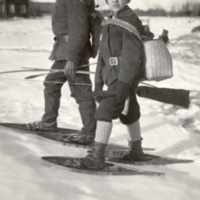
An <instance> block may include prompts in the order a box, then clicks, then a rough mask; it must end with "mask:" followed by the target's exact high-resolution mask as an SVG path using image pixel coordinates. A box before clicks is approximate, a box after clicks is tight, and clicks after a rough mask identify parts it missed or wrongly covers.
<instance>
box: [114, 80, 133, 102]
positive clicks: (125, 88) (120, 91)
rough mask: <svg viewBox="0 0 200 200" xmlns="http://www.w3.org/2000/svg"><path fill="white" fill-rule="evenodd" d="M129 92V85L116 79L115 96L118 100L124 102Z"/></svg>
mask: <svg viewBox="0 0 200 200" xmlns="http://www.w3.org/2000/svg"><path fill="white" fill-rule="evenodd" d="M129 94H130V85H129V84H128V83H124V82H121V81H117V92H116V96H117V98H118V100H119V101H120V102H125V101H126V98H127V97H128V96H129Z"/></svg>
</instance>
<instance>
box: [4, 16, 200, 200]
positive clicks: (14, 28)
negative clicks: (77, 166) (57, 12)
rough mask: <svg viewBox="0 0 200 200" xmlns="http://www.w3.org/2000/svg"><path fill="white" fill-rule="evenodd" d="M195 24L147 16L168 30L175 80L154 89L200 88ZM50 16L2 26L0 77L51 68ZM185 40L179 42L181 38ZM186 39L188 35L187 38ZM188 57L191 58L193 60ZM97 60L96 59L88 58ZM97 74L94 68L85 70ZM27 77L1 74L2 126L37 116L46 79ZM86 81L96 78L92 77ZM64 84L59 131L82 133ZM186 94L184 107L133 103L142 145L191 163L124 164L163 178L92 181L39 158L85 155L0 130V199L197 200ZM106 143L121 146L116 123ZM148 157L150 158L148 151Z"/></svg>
mask: <svg viewBox="0 0 200 200" xmlns="http://www.w3.org/2000/svg"><path fill="white" fill-rule="evenodd" d="M199 22H200V20H199V19H187V18H161V17H157V18H151V21H150V25H151V29H152V30H153V32H155V34H156V35H159V34H160V33H161V32H162V28H165V29H168V30H169V37H170V38H171V39H172V40H171V44H170V45H169V49H170V51H171V53H172V56H173V63H174V76H173V78H171V79H168V80H165V81H162V82H158V83H156V82H149V83H150V84H152V85H155V86H158V87H170V88H181V89H187V90H191V91H197V90H200V79H199V76H200V68H199V65H198V62H197V61H198V59H199V57H198V48H199V46H198V48H197V51H193V50H195V48H196V46H194V44H195V45H197V44H198V40H197V39H196V38H199V37H200V36H199V34H190V31H191V29H192V28H193V27H195V26H197V25H198V24H199ZM50 24H51V23H50V17H48V16H46V17H43V18H37V19H14V20H9V21H0V40H1V43H0V63H1V65H0V71H7V70H17V69H21V67H39V68H47V69H48V68H49V67H50V66H51V64H52V62H51V61H49V60H48V56H49V54H50V51H51V48H52V45H53V39H52V38H53V35H52V33H51V27H50ZM182 36H185V37H182ZM186 36H187V37H186ZM191 58H192V59H191ZM92 62H96V60H91V63H92ZM91 70H92V71H94V70H95V66H93V67H91ZM32 74H33V73H31V72H30V73H12V74H2V75H0V91H1V92H0V122H16V123H27V122H31V121H35V120H39V119H40V118H41V116H42V114H43V109H44V100H43V83H42V81H43V80H44V77H39V78H37V79H35V80H34V81H29V80H24V77H26V76H28V75H32ZM91 78H92V80H93V79H94V77H93V76H91ZM69 95H70V92H69V88H68V86H67V84H65V85H64V86H63V90H62V99H61V108H60V111H59V112H60V116H59V118H58V123H59V126H60V127H68V128H74V129H80V128H81V120H80V116H79V113H78V106H77V104H76V103H75V101H74V99H72V98H71V97H70V96H69ZM199 97H200V96H199V93H198V92H192V93H191V104H190V107H189V108H188V109H184V108H181V107H178V106H173V105H168V104H163V103H159V102H156V101H152V100H148V99H144V98H138V100H139V103H140V105H141V113H142V116H141V121H140V122H141V127H142V136H143V139H144V140H143V147H149V148H155V151H152V152H151V153H152V154H156V155H162V156H166V157H173V158H180V159H193V160H194V162H193V163H189V164H174V165H165V166H129V167H131V168H139V169H144V170H152V171H160V172H165V173H166V175H165V176H98V175H94V176H92V175H87V174H78V173H73V172H69V171H67V170H65V169H64V168H58V167H52V166H49V165H47V164H45V163H43V162H42V161H41V159H40V158H41V157H42V156H76V157H78V156H81V157H83V156H85V155H86V154H87V152H86V150H85V149H81V148H75V147H67V146H63V145H61V144H59V143H55V142H53V141H49V140H48V141H47V140H45V139H42V138H39V137H37V136H35V135H30V134H20V133H17V132H15V131H13V130H9V129H5V128H3V127H1V128H0V138H1V139H0V156H1V164H0V180H1V182H0V188H1V192H0V199H15V200H25V199H29V200H32V199H33V200H35V199H38V200H40V199H42V200H70V199H73V200H74V199H78V200H97V199H100V200H102V199H115V200H117V199H127V200H128V199H134V200H146V199H147V198H148V199H154V200H161V199H162V200H169V199H171V200H179V199H181V200H197V199H199V198H200V191H199V187H200V173H199V169H200V108H199V106H200V98H199ZM110 142H113V143H116V144H123V145H127V135H126V128H125V127H124V126H123V125H121V124H120V122H119V121H118V120H115V121H114V127H113V133H112V135H111V139H110ZM146 153H149V152H146Z"/></svg>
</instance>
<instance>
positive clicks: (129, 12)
mask: <svg viewBox="0 0 200 200" xmlns="http://www.w3.org/2000/svg"><path fill="white" fill-rule="evenodd" d="M133 14H135V13H134V12H133V10H132V9H131V8H130V7H129V6H127V5H126V6H125V7H124V8H123V9H122V10H121V11H120V12H119V13H118V14H117V18H123V17H130V16H131V15H133ZM109 18H113V13H112V14H111V15H109Z"/></svg>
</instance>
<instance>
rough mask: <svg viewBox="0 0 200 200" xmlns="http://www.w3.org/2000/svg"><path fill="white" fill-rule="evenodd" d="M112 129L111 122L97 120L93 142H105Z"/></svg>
mask: <svg viewBox="0 0 200 200" xmlns="http://www.w3.org/2000/svg"><path fill="white" fill-rule="evenodd" d="M111 131H112V122H105V121H97V128H96V135H95V139H94V140H95V142H99V143H103V144H107V143H108V140H109V138H110V134H111Z"/></svg>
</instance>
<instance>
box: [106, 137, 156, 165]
mask: <svg viewBox="0 0 200 200" xmlns="http://www.w3.org/2000/svg"><path fill="white" fill-rule="evenodd" d="M129 146H130V150H129V152H127V151H118V150H116V151H112V152H109V153H108V155H107V156H108V157H109V158H110V159H118V160H122V161H123V160H124V161H132V162H144V161H149V160H151V159H152V158H151V157H149V156H146V155H145V154H144V153H143V150H142V140H137V141H135V142H129Z"/></svg>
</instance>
